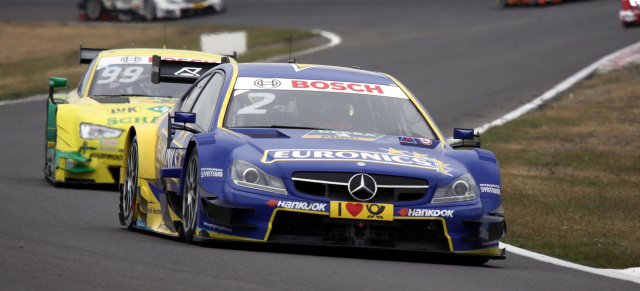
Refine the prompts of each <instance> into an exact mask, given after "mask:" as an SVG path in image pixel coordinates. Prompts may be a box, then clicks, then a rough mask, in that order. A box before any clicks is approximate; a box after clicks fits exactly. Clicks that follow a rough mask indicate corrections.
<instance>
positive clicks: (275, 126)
mask: <svg viewBox="0 0 640 291" xmlns="http://www.w3.org/2000/svg"><path fill="white" fill-rule="evenodd" d="M229 128H290V129H314V130H329V129H328V128H319V127H310V126H289V125H276V124H274V125H269V126H264V125H254V126H234V127H229Z"/></svg>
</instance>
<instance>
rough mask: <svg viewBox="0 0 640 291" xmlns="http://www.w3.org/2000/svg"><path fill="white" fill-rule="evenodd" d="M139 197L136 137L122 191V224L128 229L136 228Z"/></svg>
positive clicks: (130, 151)
mask: <svg viewBox="0 0 640 291" xmlns="http://www.w3.org/2000/svg"><path fill="white" fill-rule="evenodd" d="M137 196H138V137H137V136H134V137H133V140H132V141H131V147H130V148H129V156H128V157H127V167H126V170H125V173H124V184H123V186H122V189H121V190H120V213H119V216H120V223H122V224H123V225H125V226H126V227H127V228H128V229H133V227H134V226H135V223H136V222H135V219H134V218H135V216H136V215H135V211H136V202H137V198H138V197H137Z"/></svg>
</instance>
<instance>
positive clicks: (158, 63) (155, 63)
mask: <svg viewBox="0 0 640 291" xmlns="http://www.w3.org/2000/svg"><path fill="white" fill-rule="evenodd" d="M229 62H231V60H230V59H229V57H223V58H222V60H221V61H220V63H204V62H184V61H169V60H163V59H161V57H160V56H158V55H154V56H153V58H152V63H151V83H153V84H159V83H183V84H193V83H194V82H195V81H196V80H198V78H200V76H202V75H203V74H204V73H206V72H207V71H209V70H210V69H211V68H213V67H215V66H217V65H220V64H224V63H229Z"/></svg>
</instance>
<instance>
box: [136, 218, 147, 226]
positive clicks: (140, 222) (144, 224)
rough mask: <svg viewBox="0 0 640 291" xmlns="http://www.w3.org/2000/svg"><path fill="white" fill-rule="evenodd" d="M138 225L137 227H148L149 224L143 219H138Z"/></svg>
mask: <svg viewBox="0 0 640 291" xmlns="http://www.w3.org/2000/svg"><path fill="white" fill-rule="evenodd" d="M136 226H137V227H147V224H146V223H144V221H142V220H138V221H136Z"/></svg>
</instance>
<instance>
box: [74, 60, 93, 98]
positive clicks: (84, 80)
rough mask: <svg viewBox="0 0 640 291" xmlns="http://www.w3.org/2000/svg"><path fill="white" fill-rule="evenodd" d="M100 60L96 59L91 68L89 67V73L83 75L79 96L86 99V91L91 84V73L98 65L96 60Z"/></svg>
mask: <svg viewBox="0 0 640 291" xmlns="http://www.w3.org/2000/svg"><path fill="white" fill-rule="evenodd" d="M97 59H98V58H94V59H93V61H91V63H89V66H88V67H87V71H85V72H84V75H82V80H80V84H79V85H78V96H80V97H84V96H83V94H84V91H85V90H86V89H87V85H88V84H89V78H90V77H91V72H92V71H93V68H94V66H95V65H96V60H97Z"/></svg>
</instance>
